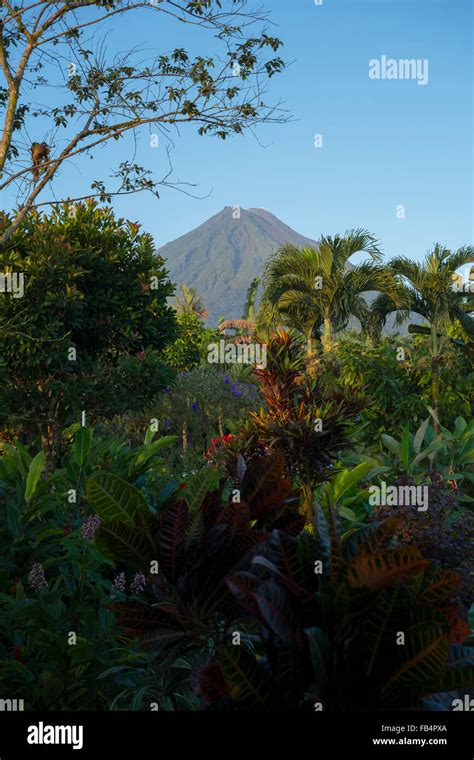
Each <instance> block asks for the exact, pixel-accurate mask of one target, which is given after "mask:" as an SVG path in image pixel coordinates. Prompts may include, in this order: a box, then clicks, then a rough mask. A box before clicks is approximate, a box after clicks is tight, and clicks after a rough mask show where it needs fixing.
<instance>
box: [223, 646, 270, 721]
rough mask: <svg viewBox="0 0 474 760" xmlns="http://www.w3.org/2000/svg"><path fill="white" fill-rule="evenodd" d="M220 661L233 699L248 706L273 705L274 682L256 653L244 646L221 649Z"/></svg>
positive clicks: (268, 706) (266, 707)
mask: <svg viewBox="0 0 474 760" xmlns="http://www.w3.org/2000/svg"><path fill="white" fill-rule="evenodd" d="M218 662H219V666H220V669H221V672H222V675H223V677H224V680H225V682H226V684H227V688H228V690H229V692H230V695H231V697H232V699H234V700H235V701H237V702H243V703H244V704H245V705H247V706H248V707H260V708H262V707H263V708H264V709H269V708H270V707H271V700H270V696H271V692H272V683H271V680H270V676H269V675H268V673H267V672H266V670H265V668H264V667H263V665H259V664H258V662H257V660H256V658H255V655H252V654H251V653H250V652H248V651H247V650H246V649H244V648H243V647H242V646H240V647H237V646H232V647H227V648H225V649H221V650H220V651H219V653H218Z"/></svg>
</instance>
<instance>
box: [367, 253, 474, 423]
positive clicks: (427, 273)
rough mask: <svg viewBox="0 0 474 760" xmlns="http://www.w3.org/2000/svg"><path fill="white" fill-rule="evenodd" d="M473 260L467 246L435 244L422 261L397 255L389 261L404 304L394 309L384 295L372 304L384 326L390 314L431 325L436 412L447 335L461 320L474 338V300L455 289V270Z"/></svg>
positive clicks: (433, 387) (433, 398)
mask: <svg viewBox="0 0 474 760" xmlns="http://www.w3.org/2000/svg"><path fill="white" fill-rule="evenodd" d="M473 261H474V248H473V247H472V246H465V247H463V248H460V249H459V250H457V251H455V252H454V253H453V252H451V251H450V250H449V249H448V248H443V247H442V246H440V245H439V244H436V245H435V247H434V249H433V251H432V252H431V253H429V254H428V255H427V256H426V257H425V259H424V260H423V262H417V261H411V260H410V259H407V258H405V257H404V256H398V257H396V258H394V259H392V261H390V262H389V265H388V267H389V270H390V272H391V273H392V275H393V276H394V278H395V279H396V280H397V282H398V284H399V286H400V287H401V288H403V291H404V298H403V303H402V304H401V305H399V306H397V307H394V304H393V302H392V301H390V300H389V299H388V298H387V296H386V295H385V294H383V293H382V294H380V295H379V296H378V298H376V299H375V301H374V302H373V304H372V312H373V314H374V315H375V316H376V318H377V319H378V320H379V323H380V324H381V325H383V324H385V321H386V319H387V317H388V315H389V314H390V313H391V312H394V311H395V312H396V321H397V323H398V324H402V323H403V322H404V321H406V320H407V319H408V317H409V314H410V312H416V313H417V314H420V315H421V316H422V317H424V318H425V319H426V321H427V322H428V324H429V330H430V331H429V335H430V355H431V377H432V383H431V395H432V402H433V406H434V409H435V410H436V411H437V412H438V413H439V407H440V395H441V391H440V363H441V362H442V360H443V352H444V351H445V349H446V346H447V344H448V343H449V338H448V337H447V333H448V331H449V329H450V326H451V324H452V322H453V321H455V320H459V321H460V322H461V324H462V327H463V329H464V330H465V331H466V332H467V333H468V334H469V335H471V336H474V319H472V317H471V316H470V314H471V313H472V312H474V297H473V295H472V294H471V293H465V292H463V291H459V290H457V289H456V288H455V287H453V284H454V283H455V279H456V277H455V275H456V271H457V270H458V269H460V268H461V267H462V266H464V265H465V264H469V263H471V262H473Z"/></svg>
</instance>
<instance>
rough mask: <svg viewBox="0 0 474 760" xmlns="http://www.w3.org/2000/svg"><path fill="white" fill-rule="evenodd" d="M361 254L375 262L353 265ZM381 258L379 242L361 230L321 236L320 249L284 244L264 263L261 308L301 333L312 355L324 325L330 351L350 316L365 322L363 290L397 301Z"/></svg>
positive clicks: (394, 286)
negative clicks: (381, 263)
mask: <svg viewBox="0 0 474 760" xmlns="http://www.w3.org/2000/svg"><path fill="white" fill-rule="evenodd" d="M359 252H364V253H366V254H368V256H369V257H370V258H371V261H366V262H363V263H362V264H359V265H357V266H354V265H351V264H350V262H349V259H350V258H351V257H352V256H353V255H354V254H356V253H359ZM380 260H381V253H380V250H379V247H378V244H377V241H376V239H375V238H374V236H373V235H371V234H370V233H369V232H367V231H366V230H362V229H359V230H350V231H348V232H346V233H345V235H344V236H340V235H336V236H335V237H329V236H328V237H322V238H321V241H320V244H319V246H318V248H317V249H314V248H302V249H299V248H297V247H296V246H294V245H285V246H283V248H280V249H279V250H278V251H277V252H276V253H275V254H274V255H273V256H272V257H271V258H270V259H269V261H268V263H267V265H266V268H265V273H264V285H265V291H264V295H263V299H262V301H263V306H262V308H263V309H264V310H265V311H266V312H267V313H270V315H271V316H272V317H273V319H275V317H276V318H278V317H279V319H280V320H281V321H282V322H283V323H284V324H286V325H288V326H289V327H292V328H294V329H297V330H298V331H299V332H301V333H303V335H304V336H305V337H306V341H307V346H308V354H309V355H310V356H311V355H312V354H313V352H314V339H315V338H317V337H319V336H320V328H321V327H322V330H323V336H322V342H323V347H324V349H325V350H329V349H330V347H331V343H332V333H333V331H338V330H342V329H344V327H346V325H347V323H348V322H349V319H350V317H351V316H355V317H357V318H359V319H360V320H361V321H363V320H365V319H366V317H367V314H368V312H369V308H368V306H367V303H366V301H365V300H364V298H363V297H362V293H363V292H365V291H368V290H383V291H384V292H385V293H387V296H388V297H389V298H390V300H391V301H392V300H393V301H394V302H395V303H399V301H398V300H397V296H398V294H397V287H396V284H395V282H394V280H393V277H392V276H391V274H390V273H389V272H387V271H386V269H385V268H384V267H383V266H381V265H380V264H379V263H378V262H380ZM272 308H273V309H274V310H276V313H275V311H274V312H273V314H272Z"/></svg>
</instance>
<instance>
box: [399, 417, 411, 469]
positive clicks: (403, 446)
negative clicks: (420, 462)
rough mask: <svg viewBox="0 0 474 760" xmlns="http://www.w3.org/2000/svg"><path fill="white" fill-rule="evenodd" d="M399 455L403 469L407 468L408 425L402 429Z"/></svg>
mask: <svg viewBox="0 0 474 760" xmlns="http://www.w3.org/2000/svg"><path fill="white" fill-rule="evenodd" d="M400 456H401V460H402V464H403V466H404V468H405V470H408V466H409V463H410V430H409V428H408V426H406V427H405V428H404V429H403V435H402V441H401V446H400Z"/></svg>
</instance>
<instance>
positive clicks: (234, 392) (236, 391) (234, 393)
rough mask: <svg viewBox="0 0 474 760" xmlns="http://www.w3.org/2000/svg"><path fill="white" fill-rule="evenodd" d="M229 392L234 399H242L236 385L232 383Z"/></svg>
mask: <svg viewBox="0 0 474 760" xmlns="http://www.w3.org/2000/svg"><path fill="white" fill-rule="evenodd" d="M230 390H231V393H232V395H233V396H235V398H242V394H241V393H239V391H238V390H237V383H233V384H232V386H231V389H230Z"/></svg>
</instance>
